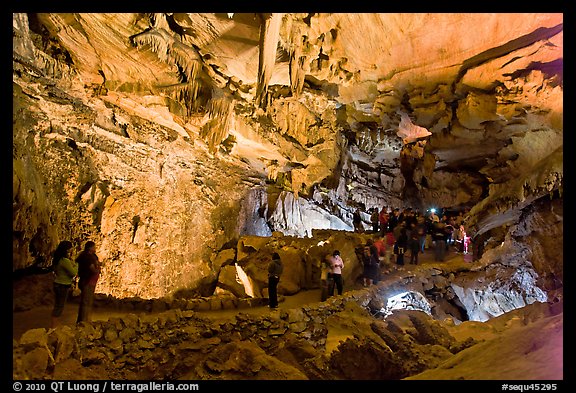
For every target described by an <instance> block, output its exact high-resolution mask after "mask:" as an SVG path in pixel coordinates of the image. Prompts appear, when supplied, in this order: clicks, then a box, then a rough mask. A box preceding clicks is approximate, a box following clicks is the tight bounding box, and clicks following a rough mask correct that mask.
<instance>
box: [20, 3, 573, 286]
mask: <svg viewBox="0 0 576 393" xmlns="http://www.w3.org/2000/svg"><path fill="white" fill-rule="evenodd" d="M362 17H365V18H367V19H366V20H364V22H362V23H357V22H358V18H362ZM430 18H432V19H433V18H434V15H412V16H410V15H409V14H406V15H395V14H374V15H372V14H370V15H362V14H315V15H308V14H306V15H302V14H286V15H284V16H283V19H282V20H283V24H282V26H281V28H280V32H279V38H278V40H279V41H278V48H279V49H278V56H277V59H276V64H274V67H273V70H272V75H269V76H270V78H269V80H268V86H267V91H266V92H265V93H266V94H265V96H266V97H265V98H266V99H267V102H266V105H262V106H261V107H259V106H258V105H255V104H254V98H255V92H256V91H257V90H259V89H260V90H261V88H262V86H256V85H255V80H253V79H254V75H256V72H255V70H254V69H253V67H254V66H256V67H257V66H258V64H257V63H256V58H257V56H254V54H255V53H258V45H252V44H250V43H256V44H258V28H259V26H258V24H257V23H256V22H255V21H254V20H251V19H250V18H249V15H240V14H238V15H236V16H233V17H232V18H227V17H226V18H225V17H221V16H218V15H213V14H181V15H179V16H178V17H176V16H170V15H168V14H128V13H127V14H14V15H13V65H14V67H13V141H14V143H13V270H18V269H22V268H26V267H29V266H31V265H32V264H34V263H38V264H40V265H45V264H47V263H48V261H49V255H50V252H51V250H53V249H54V247H55V245H56V244H57V243H58V241H60V240H62V239H65V238H67V239H71V240H73V241H74V242H75V243H76V250H77V251H79V249H80V248H81V245H82V243H83V242H84V241H85V240H86V239H88V238H91V239H93V240H96V242H97V243H98V244H99V245H100V248H99V249H98V252H99V255H100V257H101V259H103V260H104V261H105V266H104V272H103V273H104V274H103V278H102V281H101V283H100V284H99V288H98V290H100V291H103V292H106V293H110V294H115V295H118V296H133V295H138V296H143V297H152V296H161V295H164V294H167V293H169V292H171V291H178V290H181V289H183V288H188V289H189V288H193V289H198V288H203V287H205V286H209V285H211V284H210V283H213V282H214V281H215V276H216V274H217V272H218V269H219V266H213V261H214V260H215V259H214V258H215V255H218V252H219V251H220V250H221V249H222V248H223V246H224V245H225V244H227V243H228V242H233V241H234V240H235V239H237V238H238V236H239V235H244V234H250V235H264V236H268V235H270V234H271V233H272V231H273V230H279V231H282V232H284V233H285V234H289V235H295V236H309V235H310V234H311V233H312V231H313V230H314V229H318V228H331V229H344V230H349V229H350V226H349V225H350V222H351V212H352V210H353V209H354V208H355V207H356V206H364V207H365V208H371V207H380V206H384V205H386V206H389V207H401V208H403V207H417V208H423V209H425V208H427V207H428V206H436V207H454V206H457V207H462V206H464V207H468V208H471V210H470V215H469V217H467V225H468V226H469V228H470V231H471V233H472V234H474V235H475V236H477V239H478V243H483V242H484V241H483V240H481V239H480V236H484V235H486V236H488V235H489V234H490V232H492V231H497V230H500V229H502V228H504V229H505V228H506V227H507V226H508V225H511V224H515V223H517V222H518V221H519V220H520V218H521V216H522V214H523V211H524V209H525V208H527V207H529V206H530V205H531V204H532V203H534V202H535V201H537V200H539V198H541V197H542V196H543V195H548V194H550V193H559V198H560V200H561V199H562V196H561V190H562V183H563V138H562V136H563V119H562V114H563V85H562V83H563V82H562V45H563V44H562V39H563V28H562V15H561V14H560V15H558V14H542V15H534V14H526V15H523V16H522V18H519V16H518V15H505V14H504V15H503V14H482V15H468V16H467V15H464V14H454V15H444V14H442V15H439V16H438V18H441V19H442V20H444V19H445V18H453V19H452V23H449V24H448V25H447V26H450V28H449V29H444V30H442V34H440V33H437V32H435V31H434V30H433V29H430V30H429V31H428V30H426V33H425V32H424V31H423V30H422V29H421V27H419V26H420V25H419V23H424V24H423V25H422V26H424V25H425V24H426V23H430V22H431V20H430ZM467 18H473V19H474V21H476V22H477V23H476V24H475V23H473V22H470V20H468V19H467ZM275 20H276V19H275ZM417 22H418V23H417ZM432 22H434V25H436V22H437V21H434V20H432ZM174 23H176V25H178V23H179V25H178V26H180V27H182V29H180V30H178V29H176V30H173V29H174ZM232 26H236V27H237V29H234V30H233V31H231V32H230V35H229V36H226V35H225V34H224V33H223V32H227V31H230V28H231V27H232ZM502 26H507V28H506V29H503V28H502ZM400 27H402V28H405V29H406V31H405V33H403V34H399V32H400V31H404V30H402V29H401V28H400ZM464 27H465V28H464ZM472 27H473V28H474V29H475V31H477V32H478V34H480V33H485V31H484V30H486V31H490V34H487V35H486V36H485V37H486V39H485V40H477V39H475V40H457V41H458V42H457V43H456V44H455V45H452V44H453V43H454V37H455V36H459V37H460V35H461V34H462V31H464V30H465V31H467V32H468V30H469V29H470V28H472ZM462 29H463V30H462ZM192 32H194V34H192ZM391 32H394V34H393V35H390V33H391ZM431 32H432V33H431ZM358 34H359V35H358ZM412 34H417V35H418V34H420V35H422V37H423V38H422V39H421V40H413V39H411V38H410V39H408V38H407V37H413V35H412ZM382 36H385V37H386V40H385V41H382V40H379V39H377V37H382ZM231 37H232V39H230V38H231ZM353 37H356V38H353ZM358 37H363V38H366V37H372V38H373V39H372V40H370V39H368V40H365V39H358ZM407 39H408V41H409V45H407V44H406V43H407V42H408V41H407ZM383 42H387V44H386V45H384V44H383ZM447 43H450V44H447ZM236 45H243V46H242V47H238V46H236ZM372 45H376V46H377V48H374V47H372ZM379 45H384V47H379ZM430 48H435V49H434V51H432V52H427V53H434V54H437V55H435V56H431V57H430V58H427V59H425V60H422V61H420V62H414V61H411V62H408V63H406V64H403V65H398V64H396V66H393V63H394V62H398V61H400V60H401V61H406V59H412V60H414V59H417V58H418V56H412V55H414V54H417V53H423V52H422V51H424V50H427V49H430ZM375 50H382V51H383V52H378V53H388V54H389V56H392V55H394V56H392V57H390V58H391V59H392V58H393V60H394V62H380V61H377V62H375V63H373V62H372V60H375V59H374V53H376V52H375ZM230 53H237V54H238V56H236V57H231V56H230V55H229V54H230ZM250 53H252V55H250ZM405 55H410V56H405ZM367 56H368V57H367ZM389 56H383V58H389ZM290 59H292V60H290ZM394 64H395V63H394ZM361 65H362V66H361ZM269 66H270V65H269ZM251 67H252V68H251ZM288 71H290V72H288ZM291 75H293V76H294V77H292V76H291ZM304 75H305V76H304ZM296 76H297V77H296ZM257 87H258V89H257ZM258 98H261V97H258ZM557 210H558V209H556V211H557ZM534 220H536V221H538V220H541V221H542V222H545V223H549V222H552V223H554V225H556V224H559V221H558V219H557V218H556V216H554V215H550V214H548V215H542V216H541V217H540V218H537V219H536V218H535V219H534ZM558 230H559V229H558V228H555V229H554V230H551V232H552V233H557V232H558ZM535 233H537V232H536V231H535V230H534V231H533V233H532V234H531V235H526V236H521V238H522V239H523V240H526V241H527V242H528V243H529V244H530V245H531V246H534V247H535V249H534V253H535V255H536V254H537V255H544V256H546V258H545V257H538V258H537V261H538V262H534V263H535V264H536V265H541V266H540V267H539V268H538V270H539V271H540V272H546V271H549V274H548V275H547V276H546V278H545V279H544V281H545V282H546V284H545V285H546V286H547V287H551V288H552V287H555V286H557V285H558V282H559V281H561V279H557V278H553V275H554V276H557V275H558V274H561V273H559V270H560V269H559V266H560V265H561V262H558V258H554V259H553V261H554V262H553V266H547V265H546V264H545V262H544V260H545V259H549V258H547V257H548V254H547V251H544V250H546V249H547V248H548V243H547V242H548V241H547V240H544V238H541V237H539V236H536V235H535ZM543 244H546V246H544V245H543ZM539 261H542V262H539ZM147 277H148V278H149V277H151V278H150V279H147ZM207 281H208V283H207ZM200 291H202V290H200Z"/></svg>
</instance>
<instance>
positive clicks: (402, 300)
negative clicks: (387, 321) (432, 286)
mask: <svg viewBox="0 0 576 393" xmlns="http://www.w3.org/2000/svg"><path fill="white" fill-rule="evenodd" d="M394 310H420V311H424V312H425V313H426V314H428V315H431V307H430V303H428V301H427V300H426V298H425V297H424V295H422V294H421V293H419V292H413V291H406V292H402V293H399V294H398V295H394V296H391V297H389V298H388V301H387V302H386V307H382V308H381V309H380V313H381V314H383V315H384V318H386V317H388V316H389V315H391V314H392V312H393V311H394Z"/></svg>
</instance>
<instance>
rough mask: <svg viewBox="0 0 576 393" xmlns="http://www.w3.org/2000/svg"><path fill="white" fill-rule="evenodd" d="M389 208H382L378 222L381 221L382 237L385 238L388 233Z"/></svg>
mask: <svg viewBox="0 0 576 393" xmlns="http://www.w3.org/2000/svg"><path fill="white" fill-rule="evenodd" d="M388 218H389V216H388V208H387V207H386V206H383V207H382V210H380V213H379V214H378V221H380V236H382V237H384V236H385V235H386V232H387V231H388Z"/></svg>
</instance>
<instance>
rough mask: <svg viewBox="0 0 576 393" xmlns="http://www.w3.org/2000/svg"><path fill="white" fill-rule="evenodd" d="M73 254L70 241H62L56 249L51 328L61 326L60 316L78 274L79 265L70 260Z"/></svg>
mask: <svg viewBox="0 0 576 393" xmlns="http://www.w3.org/2000/svg"><path fill="white" fill-rule="evenodd" d="M71 252H72V242H70V241H68V240H63V241H61V242H60V244H58V247H56V251H54V257H53V259H52V266H53V268H54V308H53V309H52V315H51V316H52V319H51V322H50V327H51V328H54V327H56V326H58V325H59V324H60V316H61V315H62V312H63V311H64V306H65V305H66V301H67V300H68V293H69V292H70V288H71V287H72V283H73V281H74V278H75V277H76V275H77V274H78V265H76V262H74V261H72V260H71V258H70V255H71Z"/></svg>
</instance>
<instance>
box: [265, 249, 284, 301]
mask: <svg viewBox="0 0 576 393" xmlns="http://www.w3.org/2000/svg"><path fill="white" fill-rule="evenodd" d="M283 270H284V269H283V265H282V261H281V260H280V255H279V254H278V253H277V252H275V253H274V254H272V261H270V263H269V264H268V306H269V307H270V308H271V309H274V308H278V283H279V282H280V276H281V275H282V271H283Z"/></svg>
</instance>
